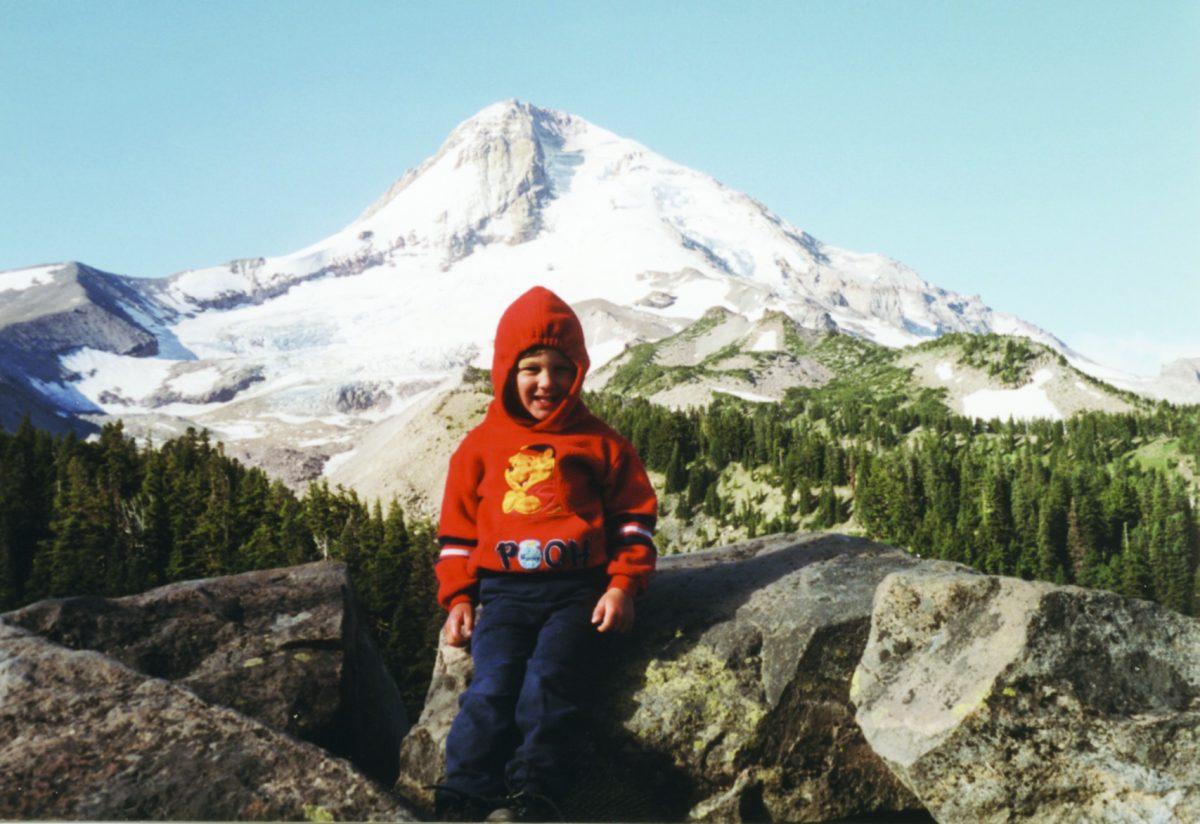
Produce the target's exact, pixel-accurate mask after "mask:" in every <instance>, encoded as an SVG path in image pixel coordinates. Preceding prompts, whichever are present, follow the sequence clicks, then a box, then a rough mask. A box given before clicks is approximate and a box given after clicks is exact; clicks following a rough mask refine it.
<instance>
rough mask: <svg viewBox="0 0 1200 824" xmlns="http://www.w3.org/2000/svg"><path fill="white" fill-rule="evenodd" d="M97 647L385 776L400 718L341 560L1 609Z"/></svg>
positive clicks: (388, 778) (403, 724)
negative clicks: (120, 595) (132, 592)
mask: <svg viewBox="0 0 1200 824" xmlns="http://www.w3.org/2000/svg"><path fill="white" fill-rule="evenodd" d="M0 618H3V619H4V620H5V621H7V622H8V623H10V624H13V625H16V626H21V627H24V628H26V629H28V630H30V631H32V632H34V633H37V634H38V635H41V636H43V637H45V638H47V639H49V640H51V641H54V642H56V643H59V644H63V645H65V646H68V647H71V648H73V649H88V650H97V651H99V652H103V653H105V654H106V655H109V656H112V657H113V658H115V659H117V660H119V661H121V662H122V663H124V664H126V665H127V666H129V667H132V668H133V669H135V670H137V671H139V672H141V673H144V674H146V675H149V676H153V677H157V678H166V679H169V680H171V681H174V682H176V683H178V684H181V685H183V686H186V687H188V688H189V689H191V690H192V691H194V692H195V693H196V695H198V696H199V697H200V698H202V699H203V700H204V701H207V702H209V703H212V704H221V705H223V706H226V707H231V708H233V709H236V710H238V711H239V712H243V713H245V714H246V715H249V716H252V717H253V718H256V719H258V720H259V721H261V722H262V723H264V724H266V725H267V726H269V727H271V728H273V729H276V730H279V731H281V732H285V733H288V734H290V735H293V736H296V737H297V738H301V739H304V740H306V741H310V742H312V743H314V744H317V745H319V746H321V747H324V748H325V749H328V750H329V751H330V752H332V753H334V754H336V755H341V756H345V757H347V758H349V759H350V760H351V761H353V762H354V763H355V764H357V765H358V766H359V767H360V768H361V769H362V770H363V771H364V772H366V773H367V774H368V775H370V776H372V777H374V778H375V779H377V780H379V781H382V782H384V783H387V784H390V783H391V782H392V781H394V780H395V777H396V771H397V752H398V751H399V746H400V740H401V738H402V737H403V735H404V733H405V732H406V731H407V728H408V724H407V720H406V716H405V712H404V707H403V705H402V703H401V701H400V694H399V691H398V690H397V688H396V685H395V682H394V681H393V680H392V678H391V676H390V675H389V674H388V672H387V669H386V667H385V666H384V664H383V661H382V659H381V658H380V656H379V653H378V651H377V650H376V648H375V645H374V642H373V641H372V640H371V638H370V636H369V634H368V632H367V631H366V628H365V627H363V626H362V624H361V620H360V617H359V614H358V611H357V609H356V608H355V606H354V599H353V595H352V593H351V590H350V583H349V579H348V578H347V575H346V568H345V565H344V564H342V563H340V562H318V563H313V564H305V565H302V566H295V567H288V568H286V569H272V570H261V571H257V572H247V573H244V574H241V575H230V576H226V577H222V578H211V579H205V580H199V581H184V582H180V583H175V584H170V585H168V586H164V587H160V588H158V589H153V590H150V591H149V592H144V593H142V594H140V595H134V596H130V597H127V598H111V599H109V598H98V597H77V598H61V599H52V600H47V601H39V602H38V603H35V604H31V605H29V606H27V607H24V608H23V609H20V610H17V611H15V612H10V613H7V614H6V615H3V616H0Z"/></svg>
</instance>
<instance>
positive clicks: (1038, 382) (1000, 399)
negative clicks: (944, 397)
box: [962, 369, 1063, 421]
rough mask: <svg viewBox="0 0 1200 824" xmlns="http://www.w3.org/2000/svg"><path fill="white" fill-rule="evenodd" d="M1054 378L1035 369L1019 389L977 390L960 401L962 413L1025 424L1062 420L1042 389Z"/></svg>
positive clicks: (1050, 374) (983, 418)
mask: <svg viewBox="0 0 1200 824" xmlns="http://www.w3.org/2000/svg"><path fill="white" fill-rule="evenodd" d="M1052 377H1054V373H1053V372H1052V371H1051V370H1049V369H1039V370H1038V371H1036V372H1034V373H1033V379H1032V380H1031V381H1030V382H1029V383H1027V384H1025V385H1024V386H1022V387H1020V388H1019V389H980V390H978V391H977V392H972V393H971V394H970V395H967V396H966V397H965V398H963V401H962V402H963V412H964V413H965V414H966V415H968V416H969V417H972V418H979V419H981V420H991V419H992V418H999V419H1001V420H1009V419H1011V420H1018V421H1028V420H1033V419H1035V418H1048V419H1050V420H1054V421H1061V420H1062V419H1063V415H1062V413H1061V412H1060V411H1059V410H1058V408H1057V407H1056V406H1055V405H1054V403H1053V402H1052V401H1051V400H1050V397H1049V396H1048V395H1047V394H1046V390H1045V388H1044V387H1043V384H1045V383H1046V382H1047V381H1049V380H1050V379H1051V378H1052Z"/></svg>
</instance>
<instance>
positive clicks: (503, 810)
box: [485, 790, 563, 821]
mask: <svg viewBox="0 0 1200 824" xmlns="http://www.w3.org/2000/svg"><path fill="white" fill-rule="evenodd" d="M485 820H487V821H562V820H563V814H562V810H560V809H559V808H558V805H557V804H555V803H554V801H553V800H551V799H550V798H548V797H547V796H544V795H541V794H540V793H536V792H531V791H529V790H521V791H520V792H517V793H513V794H512V795H510V796H508V797H507V798H505V799H504V800H503V801H502V802H501V803H500V806H499V807H497V808H496V809H494V810H492V812H491V813H490V814H489V815H488V817H487V819H485Z"/></svg>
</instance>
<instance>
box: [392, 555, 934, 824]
mask: <svg viewBox="0 0 1200 824" xmlns="http://www.w3.org/2000/svg"><path fill="white" fill-rule="evenodd" d="M917 563H919V562H918V561H917V560H916V559H915V558H913V557H911V556H910V555H908V554H907V553H904V552H901V551H899V550H895V549H892V548H890V547H885V546H882V545H879V544H874V543H871V542H869V541H864V540H859V539H854V538H848V537H845V536H840V535H806V536H797V535H783V536H775V537H773V538H770V539H761V540H756V541H750V542H746V543H743V544H737V545H733V546H730V547H724V548H722V549H719V550H710V551H705V552H698V553H694V554H690V555H679V556H671V557H665V558H663V559H661V562H660V565H659V573H658V575H657V576H656V578H655V580H654V583H653V584H652V586H651V587H650V590H649V592H648V593H647V595H646V596H645V597H644V598H642V599H641V600H640V601H639V602H638V605H637V609H638V614H637V624H636V628H635V631H634V633H633V635H632V636H631V637H629V638H611V639H606V640H608V641H611V642H612V647H613V649H610V650H609V651H608V655H607V657H606V659H605V661H604V662H603V664H604V670H605V671H606V674H605V676H604V677H603V679H602V680H601V683H600V684H599V685H598V690H597V698H596V701H595V703H594V705H593V706H594V710H593V712H592V713H591V716H592V721H593V727H594V730H593V735H592V736H591V742H590V744H588V745H587V746H589V747H590V748H591V749H590V750H589V751H588V753H587V754H586V755H585V759H586V765H587V766H586V769H584V770H583V772H584V773H586V776H587V777H586V780H585V781H581V782H577V786H576V789H575V793H574V795H573V796H572V797H571V798H569V799H568V802H567V803H568V809H567V813H568V814H569V815H570V816H572V817H574V818H581V819H586V820H680V819H683V818H686V817H689V816H690V817H697V818H710V819H720V820H768V819H769V820H776V821H785V820H786V821H824V820H830V819H836V818H841V817H844V816H850V815H855V814H860V813H871V812H879V811H898V810H905V809H912V808H919V804H918V802H917V800H916V799H915V797H913V796H912V795H911V794H910V793H909V792H908V791H907V790H906V789H905V788H904V787H903V785H902V784H901V783H900V782H899V781H898V780H897V778H896V777H895V776H893V775H892V774H891V772H890V771H889V770H888V769H887V767H886V766H885V765H884V763H883V762H882V761H881V760H880V759H879V758H878V756H876V755H875V754H874V753H873V752H872V751H871V749H870V748H869V747H868V746H867V743H866V741H865V740H864V739H863V736H862V734H861V732H860V731H859V729H858V726H857V725H856V724H855V722H854V717H853V713H854V709H853V706H852V705H851V704H850V701H849V694H848V692H849V682H850V676H851V674H852V672H853V670H854V667H855V666H856V664H857V663H858V659H859V656H860V654H861V652H862V649H863V647H864V645H865V644H866V638H867V632H868V629H869V623H870V611H871V601H872V595H873V593H874V591H875V588H876V586H877V585H878V584H879V582H880V581H881V580H883V578H884V577H885V576H886V575H888V574H889V573H891V572H895V571H898V570H903V569H907V568H909V567H911V566H913V565H914V564H917ZM470 666H471V661H470V657H469V656H468V655H466V654H464V653H463V652H462V651H461V650H455V649H452V648H447V647H443V648H442V650H441V651H440V653H439V657H438V662H437V666H436V670H435V673H434V679H433V683H432V685H431V687H430V692H429V697H428V701H427V704H426V706H425V710H424V712H423V713H422V715H421V718H420V719H419V721H418V722H417V724H416V725H415V726H414V728H413V729H412V731H411V732H410V733H409V735H408V736H407V737H406V739H405V741H404V744H403V748H402V751H401V771H400V780H399V783H398V786H397V789H399V790H400V791H402V792H403V793H404V794H405V795H406V796H407V797H409V798H413V799H416V800H418V801H422V802H424V803H428V796H427V795H426V794H425V791H424V790H423V785H426V784H429V783H432V782H434V781H436V780H437V779H438V777H439V775H440V773H441V770H442V767H443V763H444V761H443V757H444V756H443V745H444V741H445V736H446V733H447V732H448V730H449V725H450V722H451V720H452V718H453V715H454V713H455V711H456V709H457V703H456V700H455V699H456V698H457V695H458V693H459V692H460V691H461V690H462V689H463V687H464V686H465V685H466V684H467V683H468V682H469V678H470V671H471V670H470Z"/></svg>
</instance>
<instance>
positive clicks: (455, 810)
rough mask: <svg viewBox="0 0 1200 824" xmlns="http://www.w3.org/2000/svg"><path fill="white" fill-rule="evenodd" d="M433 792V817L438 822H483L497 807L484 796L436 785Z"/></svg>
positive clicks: (433, 786) (432, 787)
mask: <svg viewBox="0 0 1200 824" xmlns="http://www.w3.org/2000/svg"><path fill="white" fill-rule="evenodd" d="M428 789H432V790H433V817H434V819H436V820H437V821H483V820H484V817H485V816H487V815H488V813H489V812H490V811H491V810H492V809H493V808H494V807H495V806H496V805H495V803H493V802H492V801H489V800H488V799H486V798H484V797H483V796H479V795H475V794H473V793H468V792H463V791H462V790H456V789H454V788H453V787H446V786H443V785H441V784H435V785H432V786H431V787H429V788H428Z"/></svg>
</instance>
